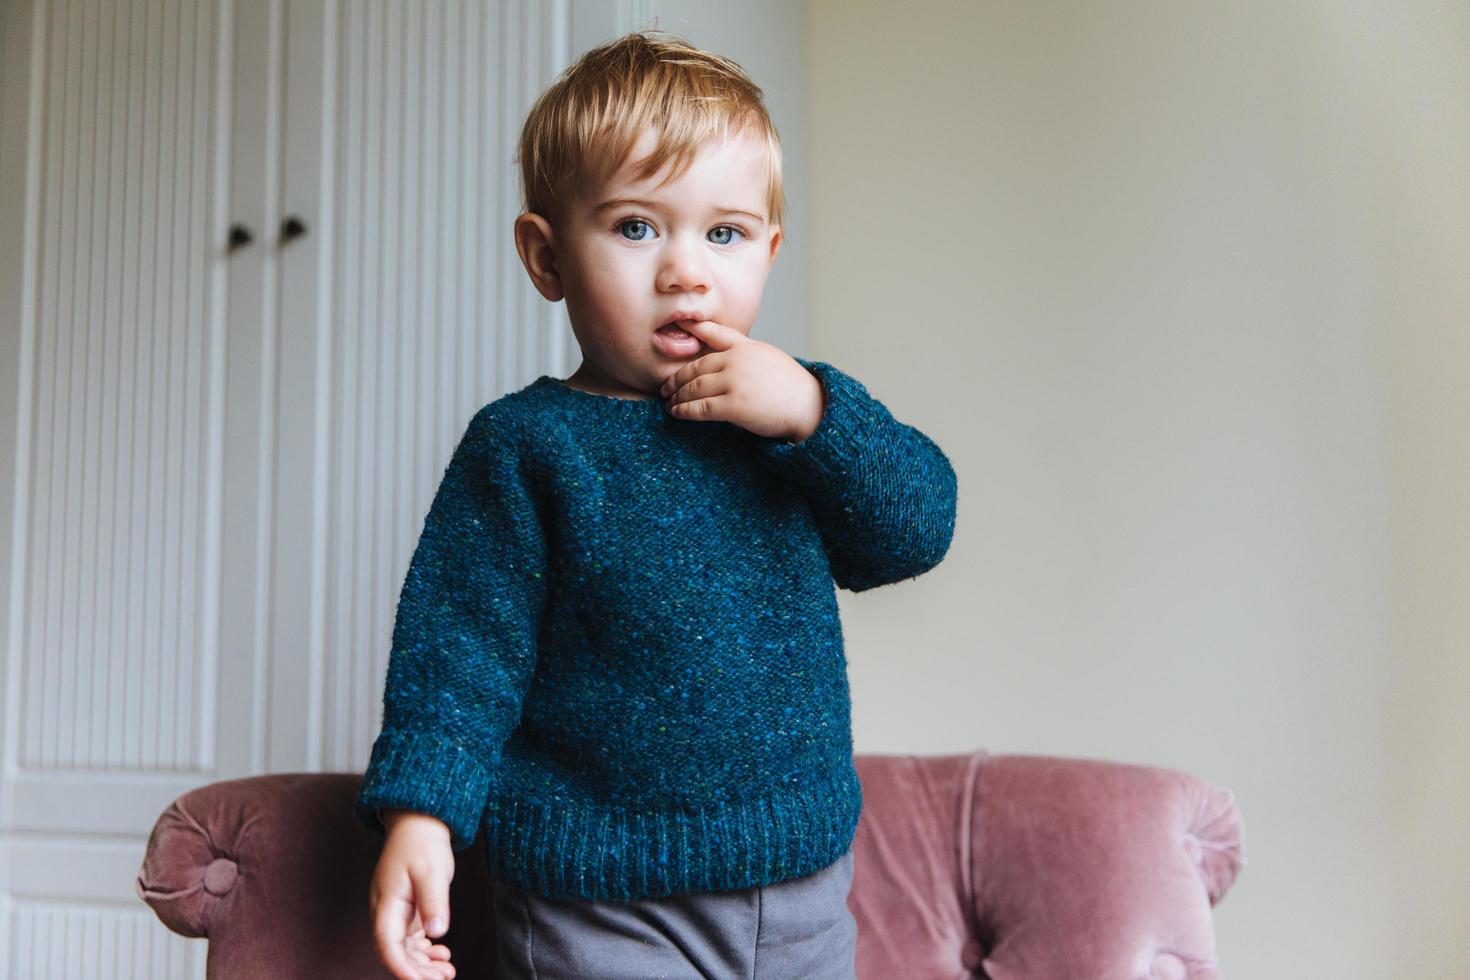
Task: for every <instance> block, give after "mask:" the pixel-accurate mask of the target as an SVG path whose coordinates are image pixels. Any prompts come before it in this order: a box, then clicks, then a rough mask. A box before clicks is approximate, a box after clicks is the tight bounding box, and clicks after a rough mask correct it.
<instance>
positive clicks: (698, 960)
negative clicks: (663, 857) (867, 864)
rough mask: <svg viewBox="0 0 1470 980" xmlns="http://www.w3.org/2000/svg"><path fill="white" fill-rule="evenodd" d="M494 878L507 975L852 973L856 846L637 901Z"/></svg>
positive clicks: (716, 978) (789, 977)
mask: <svg viewBox="0 0 1470 980" xmlns="http://www.w3.org/2000/svg"><path fill="white" fill-rule="evenodd" d="M494 886H495V914H496V919H497V921H498V923H499V932H498V934H497V936H496V957H497V964H498V966H499V975H500V977H501V980H655V978H663V980H686V978H687V980H706V978H707V980H796V978H800V980H856V976H857V974H856V972H855V965H854V961H855V959H856V956H857V920H855V919H854V918H853V917H852V913H851V912H849V911H848V908H847V895H848V892H849V891H851V889H852V852H851V851H848V852H847V853H846V854H844V855H843V856H842V857H840V858H838V859H837V861H836V862H834V863H833V864H831V865H829V866H827V867H826V868H823V869H822V870H821V871H818V872H817V873H816V874H812V875H807V876H806V877H803V878H792V879H789V880H787V881H781V882H777V883H776V884H774V885H764V886H760V887H756V888H744V889H740V890H738V891H727V892H711V893H704V894H695V895H672V896H669V897H666V898H657V899H644V900H642V901H635V902H593V901H588V900H585V899H571V900H566V899H548V898H542V897H541V896H538V895H532V894H529V893H527V892H524V891H522V890H521V889H519V888H516V887H514V886H513V885H508V884H506V883H505V882H501V881H497V882H495V883H494Z"/></svg>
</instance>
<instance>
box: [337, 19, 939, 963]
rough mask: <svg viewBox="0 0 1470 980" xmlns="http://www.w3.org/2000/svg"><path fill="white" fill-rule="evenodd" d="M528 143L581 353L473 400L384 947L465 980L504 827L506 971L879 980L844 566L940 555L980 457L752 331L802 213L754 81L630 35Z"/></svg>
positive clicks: (374, 817) (402, 677)
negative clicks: (865, 898) (452, 956)
mask: <svg viewBox="0 0 1470 980" xmlns="http://www.w3.org/2000/svg"><path fill="white" fill-rule="evenodd" d="M519 161H520V165H521V169H522V176H523V182H524V190H525V197H526V213H524V214H522V215H520V217H519V218H517V219H516V223H515V237H516V246H517V249H518V251H519V254H520V257H521V260H522V262H523V264H524V265H525V268H526V271H527V272H528V273H529V275H530V277H531V280H532V282H533V283H534V284H535V286H536V288H537V290H538V291H539V292H540V293H541V294H542V295H543V296H544V297H546V299H548V300H550V301H552V302H556V301H558V300H563V299H564V300H566V303H567V312H568V315H569V318H570V320H571V324H572V329H573V331H574V333H575V335H576V338H577V342H578V345H579V346H580V347H581V351H582V363H581V365H580V367H579V368H578V369H577V370H576V372H574V373H573V374H572V375H571V376H570V377H569V378H566V379H565V380H559V379H556V378H552V377H550V376H547V375H542V376H541V377H539V378H537V379H536V380H535V381H534V382H532V383H530V384H529V385H527V386H525V387H524V388H521V389H520V390H518V391H515V392H512V393H510V394H507V395H505V396H503V397H501V398H499V399H498V400H496V401H494V402H491V403H490V404H488V405H485V406H484V407H483V408H481V409H480V410H479V411H478V412H477V413H476V414H475V416H474V417H473V418H472V419H471V420H470V422H469V424H468V427H467V429H466V431H465V433H464V435H463V436H462V438H461V439H460V441H459V443H458V446H457V447H456V449H455V450H454V453H453V456H452V458H451V459H450V461H449V464H448V467H447V469H446V470H445V472H444V476H443V481H442V483H441V484H440V486H439V489H438V491H437V493H436V495H435V497H434V500H433V503H432V504H431V506H430V509H429V513H428V516H427V517H426V519H425V522H424V529H423V534H422V537H421V538H420V540H419V543H418V546H417V549H416V550H415V552H414V554H413V558H412V560H411V562H410V566H409V569H408V575H407V579H406V581H405V582H404V585H403V589H402V593H401V595H400V598H399V603H398V610H397V620H396V625H395V627H394V632H393V641H392V650H391V654H390V658H389V663H388V675H387V683H386V687H385V690H384V694H383V719H382V731H381V734H380V735H379V736H378V738H377V740H376V742H375V743H374V745H373V750H372V757H371V761H370V763H369V765H368V769H367V772H366V775H365V778H364V781H363V786H362V790H361V794H360V796H359V797H358V798H357V800H356V802H355V812H356V814H357V815H358V817H359V819H361V820H362V822H363V823H364V825H365V826H367V827H369V828H370V829H371V830H373V832H374V833H376V834H378V835H380V836H382V837H383V838H384V839H385V845H384V849H383V853H382V856H381V858H380V860H379V864H378V868H377V871H376V873H375V876H374V881H373V888H372V895H371V896H370V898H371V901H372V905H373V915H374V922H375V932H376V935H377V940H378V949H379V953H380V956H381V957H382V959H383V962H384V964H385V965H387V966H388V967H389V968H390V969H391V970H392V971H393V972H394V974H395V975H396V976H399V977H402V978H416V977H436V978H437V977H450V976H453V975H454V968H453V967H452V966H451V965H450V964H449V961H448V959H449V951H448V949H447V948H446V947H445V946H444V945H441V944H433V943H431V942H430V941H429V938H428V937H431V936H432V937H435V938H437V937H440V936H442V935H443V934H444V932H445V930H446V928H447V927H448V913H449V909H448V884H449V879H450V878H451V877H452V875H453V867H454V856H453V855H454V852H457V851H462V850H464V849H466V848H468V847H469V846H470V845H471V844H472V843H473V842H474V840H475V838H476V835H477V833H483V834H484V841H485V846H486V852H485V853H486V855H487V861H488V871H489V872H490V874H491V876H492V877H493V878H494V880H495V885H494V887H495V889H496V894H495V902H496V913H497V915H496V919H497V922H498V928H499V932H498V934H497V945H498V949H499V956H500V962H499V965H500V970H501V974H502V975H503V976H507V977H522V976H524V977H532V976H536V977H539V978H540V980H552V978H561V977H600V978H610V977H640V978H642V977H652V976H722V977H723V976H731V977H735V976H740V977H751V976H757V977H772V978H786V980H789V978H795V977H800V978H804V980H813V978H822V977H834V978H837V977H841V978H851V977H852V976H853V975H854V973H853V971H854V966H853V961H854V955H855V950H856V924H855V922H854V920H853V919H852V916H851V914H850V913H849V912H848V909H847V905H846V901H847V895H848V890H849V888H850V885H851V881H852V864H851V862H852V855H851V844H852V841H853V837H854V833H855V831H856V828H857V823H858V815H859V813H860V811H861V808H862V792H861V788H860V786H859V783H858V778H857V773H856V770H855V768H854V766H853V758H852V737H851V722H850V701H849V692H848V684H847V662H846V658H845V656H844V652H843V637H842V628H841V624H840V622H839V619H838V606H837V600H836V595H835V592H834V589H833V583H834V581H835V583H836V585H837V586H838V587H840V588H845V589H849V590H851V591H854V592H859V591H864V590H867V589H871V588H874V587H876V586H880V585H884V584H886V583H890V582H897V581H900V580H903V579H908V578H911V577H914V576H917V575H919V574H921V573H923V572H925V571H927V570H928V569H930V568H932V567H934V566H935V565H937V564H938V563H939V562H940V560H941V559H942V558H943V557H944V555H945V553H946V552H947V551H948V549H949V544H950V540H951V538H952V536H953V532H954V524H955V491H956V484H955V474H954V470H953V469H952V467H951V466H950V463H949V460H948V459H947V458H946V456H945V454H944V453H943V452H942V451H941V450H940V449H939V447H938V446H937V445H935V443H934V442H933V441H932V440H930V439H929V438H928V437H927V436H925V435H924V434H923V433H922V432H920V431H918V430H917V429H915V428H913V427H911V426H909V425H906V424H904V423H902V422H899V421H898V420H896V419H895V418H894V417H893V416H892V415H891V414H890V413H889V411H888V410H887V409H886V408H885V407H884V406H883V404H882V403H881V402H879V401H878V400H876V399H875V398H873V397H872V396H871V395H869V393H868V392H867V390H866V388H865V387H864V386H863V385H862V384H861V383H859V382H858V381H857V380H855V379H854V378H852V377H850V376H848V375H847V374H845V373H843V372H842V371H839V370H838V369H837V368H835V367H833V366H832V365H831V364H827V363H824V362H822V361H814V360H805V359H802V358H792V357H791V356H789V355H787V354H786V353H785V352H783V351H781V350H780V349H779V348H777V347H774V346H772V345H770V344H767V343H764V342H762V341H759V340H755V339H753V338H751V337H750V336H749V334H750V331H751V327H752V324H753V322H754V320H755V318H756V314H757V311H758V309H759V306H760V299H761V293H762V290H763V288H764V286H765V281H766V276H767V274H768V273H769V271H770V268H771V265H772V264H773V263H774V261H775V258H776V253H777V250H778V249H779V246H780V241H781V230H780V223H781V220H782V212H783V196H782V189H781V151H780V143H779V140H778V137H777V133H776V130H775V127H774V126H773V125H772V123H771V121H770V118H769V117H768V115H767V113H766V110H765V107H764V104H763V101H762V93H761V90H760V89H759V88H758V87H756V85H755V84H754V83H753V82H752V81H751V80H750V79H749V78H748V77H746V75H745V74H744V73H743V72H742V71H741V70H740V68H739V67H738V66H737V65H735V64H734V63H732V62H730V61H728V60H727V59H724V58H721V57H719V56H717V55H713V54H710V53H708V52H704V51H700V50H698V49H696V48H693V47H691V46H689V45H688V44H687V42H684V41H682V40H681V39H679V38H677V37H674V36H672V35H668V34H664V33H661V32H639V33H635V34H631V35H628V36H626V37H624V38H620V39H618V40H617V41H614V42H612V43H610V44H608V45H605V46H603V47H601V48H598V49H596V50H594V51H591V52H589V53H588V54H587V55H585V56H584V57H583V58H582V59H581V60H580V61H579V62H578V63H577V64H575V65H574V66H573V67H571V68H570V69H568V70H567V71H566V72H565V73H564V74H563V75H562V77H561V78H560V79H559V80H558V81H557V82H556V83H555V84H554V85H553V86H552V87H551V88H549V89H548V90H547V91H546V92H545V93H543V94H542V96H541V97H540V99H539V100H538V101H537V103H536V104H535V106H534V107H533V108H532V110H531V113H530V115H529V117H528V118H527V120H526V123H525V127H524V129H523V131H522V135H521V142H520V148H519ZM478 927H479V924H478V923H476V924H471V925H470V928H478ZM757 971H758V972H757Z"/></svg>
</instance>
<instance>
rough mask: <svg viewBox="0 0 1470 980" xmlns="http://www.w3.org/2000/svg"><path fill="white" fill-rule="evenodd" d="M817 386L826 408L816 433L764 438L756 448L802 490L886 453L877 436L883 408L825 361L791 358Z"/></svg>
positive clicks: (884, 419)
mask: <svg viewBox="0 0 1470 980" xmlns="http://www.w3.org/2000/svg"><path fill="white" fill-rule="evenodd" d="M795 360H796V362H797V363H798V364H800V365H801V366H802V367H804V368H806V369H807V370H808V371H810V372H811V373H812V374H813V375H815V376H816V378H817V380H818V381H820V382H821V384H822V390H823V392H824V393H825V395H826V406H825V407H824V408H823V410H822V419H821V421H820V422H819V423H818V425H817V428H816V431H814V432H813V433H812V434H811V435H809V436H807V437H806V438H805V439H803V440H801V441H800V442H796V443H792V442H785V441H781V440H774V439H772V440H767V441H765V442H762V443H761V444H760V445H759V446H758V451H759V452H760V454H761V455H762V457H763V458H764V459H765V460H766V461H767V462H768V463H770V464H771V465H772V467H773V468H774V469H775V470H777V471H778V472H780V473H782V474H783V475H786V476H789V477H792V478H794V479H796V480H797V481H798V482H801V483H803V484H805V485H807V486H811V487H817V486H822V485H825V484H827V483H830V482H831V481H833V480H835V479H841V478H842V477H843V476H844V475H845V474H846V472H847V470H848V468H849V467H851V466H855V465H859V464H863V463H864V461H865V460H866V459H867V458H868V457H871V456H873V455H874V454H877V455H879V456H881V455H882V454H883V453H885V452H887V449H888V447H887V446H886V444H885V441H884V440H883V439H881V438H880V436H881V434H882V431H883V426H884V424H885V423H887V422H889V420H890V418H891V417H890V416H888V413H887V410H886V409H885V408H884V407H883V406H882V404H880V403H879V402H878V401H877V400H876V399H874V398H873V397H872V395H870V394H868V390H867V388H865V387H864V386H863V383H862V382H861V381H858V380H857V379H856V378H854V377H852V376H851V375H849V374H846V373H844V372H842V371H840V370H838V369H837V368H835V367H833V366H832V365H831V364H828V363H827V362H825V361H813V360H807V359H805V358H801V357H798V358H795Z"/></svg>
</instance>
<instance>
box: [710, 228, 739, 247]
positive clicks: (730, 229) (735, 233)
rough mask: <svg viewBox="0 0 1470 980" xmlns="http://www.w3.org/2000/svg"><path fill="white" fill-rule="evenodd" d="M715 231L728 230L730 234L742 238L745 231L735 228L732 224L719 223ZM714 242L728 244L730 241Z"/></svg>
mask: <svg viewBox="0 0 1470 980" xmlns="http://www.w3.org/2000/svg"><path fill="white" fill-rule="evenodd" d="M715 231H728V232H730V233H731V234H734V235H739V236H740V237H741V238H744V237H745V232H743V231H741V230H740V229H739V228H736V227H735V226H734V225H720V227H718V228H716V229H715ZM715 244H716V245H729V244H731V243H730V242H728V241H724V242H715Z"/></svg>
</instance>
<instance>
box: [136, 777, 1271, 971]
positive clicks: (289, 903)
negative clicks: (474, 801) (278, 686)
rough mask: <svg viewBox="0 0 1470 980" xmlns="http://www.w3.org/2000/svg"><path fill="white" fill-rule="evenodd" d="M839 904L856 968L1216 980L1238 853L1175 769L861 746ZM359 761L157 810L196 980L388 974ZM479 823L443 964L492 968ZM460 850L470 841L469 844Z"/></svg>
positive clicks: (152, 855) (1233, 821) (463, 867)
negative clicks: (1225, 902)
mask: <svg viewBox="0 0 1470 980" xmlns="http://www.w3.org/2000/svg"><path fill="white" fill-rule="evenodd" d="M855 762H856V768H857V771H858V775H859V778H860V780H861V783H862V790H863V800H864V805H863V810H862V816H861V819H860V821H859V824H858V828H857V832H856V836H855V838H854V841H853V855H854V874H853V886H852V891H851V894H850V896H849V898H848V903H849V907H850V908H851V910H852V912H853V915H854V917H855V918H856V919H857V923H858V956H857V975H858V977H859V978H860V980H909V978H913V980H927V978H938V980H958V978H963V977H988V978H990V980H1021V978H1026V980H1181V978H1189V980H1217V978H1218V977H1219V976H1220V971H1219V968H1218V965H1217V960H1216V951H1215V936H1214V927H1213V922H1212V919H1211V912H1210V910H1211V907H1212V906H1214V905H1216V904H1218V903H1219V902H1220V901H1221V899H1222V898H1223V897H1224V895H1225V893H1226V891H1227V890H1228V889H1229V888H1230V886H1231V884H1232V883H1233V882H1234V880H1235V878H1236V875H1237V874H1239V872H1240V871H1241V869H1242V868H1243V867H1244V864H1245V840H1244V831H1243V825H1242V822H1241V815H1240V812H1239V809H1238V807H1237V805H1236V802H1235V799H1234V797H1233V796H1232V794H1231V793H1230V791H1229V790H1227V789H1224V788H1221V787H1217V786H1213V785H1210V784H1209V783H1206V782H1204V781H1202V780H1200V779H1199V778H1197V777H1194V776H1191V775H1189V774H1187V773H1183V772H1178V771H1175V770H1169V769H1161V768H1156V767H1150V766H1143V765H1128V764H1122V763H1116V762H1108V761H1102V760H1091V759H1076V758H1061V757H1048V756H1027V755H991V754H990V753H987V752H984V751H979V752H974V753H965V754H959V755H942V756H912V755H891V756H889V755H859V756H857V758H856V760H855ZM361 779H362V777H361V776H360V775H359V774H355V773H317V774H302V773H297V774H283V775H269V776H256V777H251V778H247V779H235V780H228V781H224V782H217V783H213V784H210V785H208V786H203V787H200V788H199V789H195V790H192V791H190V792H188V793H186V794H184V795H183V796H180V797H179V798H178V799H177V800H175V801H174V802H173V803H172V804H170V805H169V806H168V808H167V809H166V810H165V811H164V812H163V814H162V815H161V816H160V817H159V819H158V822H157V824H156V825H155V826H154V829H153V832H152V834H151V836H150V837H149V840H148V846H147V851H146V855H145V857H144V860H143V865H142V868H141V869H140V871H139V873H138V877H137V883H136V887H137V891H138V895H139V897H140V898H141V899H143V901H145V902H147V903H148V905H149V906H150V907H151V908H152V909H153V910H154V912H155V913H156V914H157V915H158V917H159V919H160V920H161V921H162V922H163V924H164V925H165V926H167V927H168V928H169V929H172V930H173V931H174V932H176V933H179V934H181V935H185V936H194V937H199V938H202V939H207V940H208V942H209V955H208V970H207V976H208V977H209V978H210V980H256V978H259V980H265V978H270V980H280V978H290V977H312V978H315V980H322V978H339V977H340V978H344V980H345V978H354V980H360V978H367V977H389V976H390V974H389V973H388V971H387V970H386V969H385V968H384V967H382V966H381V965H380V964H379V962H378V959H377V953H376V951H375V949H374V945H373V937H372V923H371V921H370V920H369V914H368V903H367V895H368V886H369V882H370V881H371V878H372V874H373V870H374V867H375V865H376V863H377V858H378V853H379V850H380V848H381V841H380V840H379V839H378V838H377V837H376V836H374V835H373V834H371V833H370V832H369V831H368V830H366V829H365V828H363V827H362V826H361V825H359V824H358V823H357V822H356V821H354V820H353V818H352V815H351V812H350V806H349V804H350V802H351V800H352V799H353V797H354V796H355V795H356V793H357V792H358V790H359V789H360V787H361ZM483 846H484V842H483V840H480V839H477V840H476V841H475V843H474V845H473V850H472V852H470V853H463V854H459V855H457V857H458V859H459V863H458V864H457V866H456V871H455V876H454V880H453V881H452V882H451V884H450V906H451V912H450V928H449V933H448V935H447V936H446V937H445V938H444V940H443V941H444V942H445V943H447V944H448V945H449V947H450V949H451V950H452V951H453V955H454V962H455V964H456V966H457V967H458V971H459V980H471V978H494V977H495V976H496V974H495V968H494V953H495V948H494V933H493V930H492V929H491V928H490V925H491V923H490V921H488V920H489V917H490V916H493V915H494V914H495V913H494V902H493V897H494V892H493V889H492V887H491V884H492V882H491V880H490V878H489V877H488V876H487V875H486V874H485V872H484V868H485V866H486V865H485V862H484V860H483V855H480V854H478V853H477V852H478V851H479V849H481V848H483ZM471 853H474V855H475V856H473V857H471V856H470V855H471Z"/></svg>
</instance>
